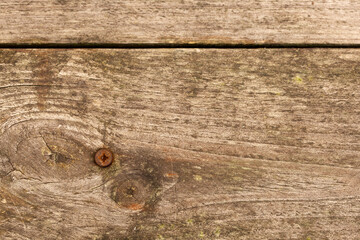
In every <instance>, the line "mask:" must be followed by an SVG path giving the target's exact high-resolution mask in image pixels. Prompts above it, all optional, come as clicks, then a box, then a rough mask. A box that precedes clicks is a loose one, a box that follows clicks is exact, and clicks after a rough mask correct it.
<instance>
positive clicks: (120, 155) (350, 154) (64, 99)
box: [0, 49, 360, 239]
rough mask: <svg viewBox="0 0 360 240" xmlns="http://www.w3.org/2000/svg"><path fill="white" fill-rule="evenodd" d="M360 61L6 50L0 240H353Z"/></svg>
mask: <svg viewBox="0 0 360 240" xmlns="http://www.w3.org/2000/svg"><path fill="white" fill-rule="evenodd" d="M359 61H360V50H359V49H253V50H247V49H238V50H234V49H203V50H200V49H137V50H136V49H133V50H126V49H122V50H120V49H118V50H101V49H87V50H65V49H52V50H49V49H44V50H41V49H34V50H21V49H20V50H4V49H3V50H1V51H0V69H1V71H0V134H1V138H0V161H1V164H0V176H1V185H0V202H1V204H0V238H1V239H35V238H36V239H56V238H63V239H201V238H203V239H290V238H292V239H359V238H360V234H359V233H360V225H359V221H360V201H359V193H360V187H359V186H360V184H359V183H360V141H359V140H360V107H359V100H360V84H359V81H360V71H359V67H358V66H359ZM104 146H105V147H109V148H110V149H111V150H112V151H113V152H114V154H115V162H114V163H113V164H112V165H111V166H110V167H108V168H99V167H98V166H96V165H95V163H94V161H93V154H94V152H95V151H96V150H97V149H98V148H101V147H104ZM129 189H130V190H129Z"/></svg>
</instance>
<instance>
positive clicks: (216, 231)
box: [214, 227, 221, 237]
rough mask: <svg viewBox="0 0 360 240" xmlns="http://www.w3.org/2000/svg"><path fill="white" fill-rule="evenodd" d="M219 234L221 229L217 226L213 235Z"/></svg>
mask: <svg viewBox="0 0 360 240" xmlns="http://www.w3.org/2000/svg"><path fill="white" fill-rule="evenodd" d="M220 234H221V230H220V228H219V227H217V228H216V230H215V232H214V235H215V237H220Z"/></svg>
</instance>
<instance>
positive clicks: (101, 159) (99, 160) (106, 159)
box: [95, 148, 114, 167]
mask: <svg viewBox="0 0 360 240" xmlns="http://www.w3.org/2000/svg"><path fill="white" fill-rule="evenodd" d="M113 160H114V157H113V154H112V152H111V151H110V150H109V149H106V148H101V149H99V150H98V151H97V152H96V154H95V162H96V164H97V165H99V166H100V167H107V166H110V165H111V163H112V162H113Z"/></svg>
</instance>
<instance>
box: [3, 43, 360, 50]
mask: <svg viewBox="0 0 360 240" xmlns="http://www.w3.org/2000/svg"><path fill="white" fill-rule="evenodd" d="M42 48H50V49H51V48H68V49H81V48H84V49H92V48H94V49H97V48H99V49H101V48H110V49H136V48H140V49H154V48H155V49H156V48H240V49H241V48H244V49H252V48H255V49H256V48H360V44H335V43H318V44H314V43H263V44H262V43H259V44H246V43H235V44H233V43H211V44H207V43H194V44H192V43H180V44H178V43H76V44H74V43H40V44H36V43H35V44H32V43H29V44H26V43H25V44H16V43H0V49H42Z"/></svg>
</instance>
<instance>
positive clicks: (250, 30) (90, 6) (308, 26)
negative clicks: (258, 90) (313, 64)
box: [0, 0, 360, 44]
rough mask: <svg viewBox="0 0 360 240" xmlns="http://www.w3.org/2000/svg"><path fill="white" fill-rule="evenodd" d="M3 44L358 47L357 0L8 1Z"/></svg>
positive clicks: (0, 24) (2, 17)
mask: <svg viewBox="0 0 360 240" xmlns="http://www.w3.org/2000/svg"><path fill="white" fill-rule="evenodd" d="M0 9H1V10H0V11H1V13H0V43H11V44H14V43H76V44H77V43H116V44H117V43H121V44H127V43H129V44H133V43H200V44H209V43H210V44H214V43H215V44H218V43H225V44H262V43H278V44H283V43H286V44H288V43H293V44H303V43H308V44H309V43H320V44H324V43H332V44H360V34H359V32H360V21H359V19H360V2H359V1H356V0H321V1H315V0H314V1H299V0H250V1H243V0H227V1H223V0H208V1H199V0H168V1H158V0H152V1H148V0H147V1H144V0H132V1H116V0H78V1H69V0H37V1H24V0H2V1H0Z"/></svg>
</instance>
